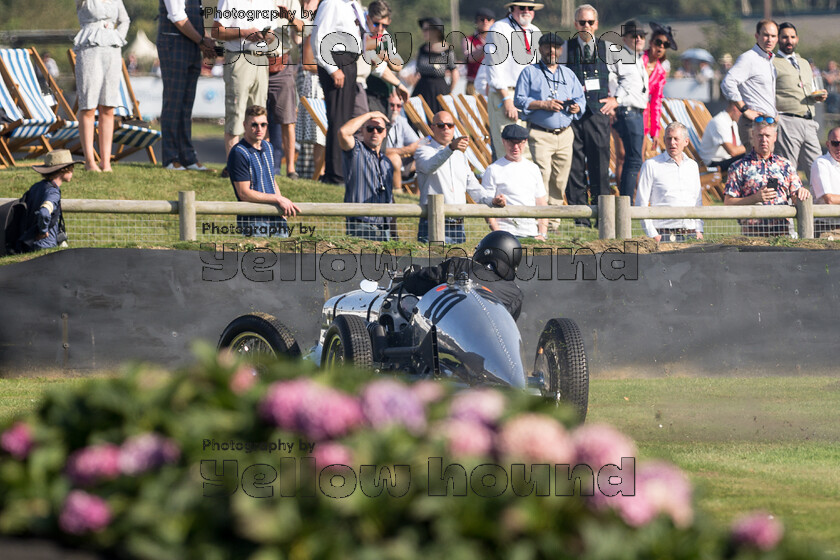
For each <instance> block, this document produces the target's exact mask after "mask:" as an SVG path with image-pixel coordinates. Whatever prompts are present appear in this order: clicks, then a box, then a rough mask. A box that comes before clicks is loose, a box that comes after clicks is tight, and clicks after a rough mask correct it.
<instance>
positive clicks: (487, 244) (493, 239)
mask: <svg viewBox="0 0 840 560" xmlns="http://www.w3.org/2000/svg"><path fill="white" fill-rule="evenodd" d="M473 260H474V261H475V262H477V263H481V264H486V265H490V267H492V268H493V270H494V271H496V274H498V275H499V276H500V277H501V278H503V279H505V280H513V279H514V278H516V267H517V266H519V262H520V261H521V260H522V245H521V244H520V243H519V240H518V239H517V238H516V237H514V236H513V235H512V234H510V233H508V232H506V231H493V232H490V233H488V234H487V235H485V236H484V239H482V240H481V241H480V242H479V243H478V246H477V247H476V248H475V253H474V254H473Z"/></svg>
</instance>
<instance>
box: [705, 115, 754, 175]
mask: <svg viewBox="0 0 840 560" xmlns="http://www.w3.org/2000/svg"><path fill="white" fill-rule="evenodd" d="M739 118H741V111H739V110H738V104H737V103H732V102H730V103H729V105H728V106H727V107H726V110H725V111H721V112H720V113H718V114H717V115H715V116H714V118H713V119H712V120H711V121H710V122H709V124H708V125H707V126H706V130H705V131H704V132H703V140H701V142H700V147H699V148H698V149H697V151H698V153H699V155H700V158H701V159H702V160H703V163H705V164H706V167H719V168H720V170H721V171H724V172H725V171H726V170H728V169H729V166H730V165H732V164H733V163H735V162H736V161H738V160H739V159H741V158H742V157H743V156H744V153H746V148H744V145H743V144H742V142H741V135H740V134H739V133H738V119H739Z"/></svg>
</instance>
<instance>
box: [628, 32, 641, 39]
mask: <svg viewBox="0 0 840 560" xmlns="http://www.w3.org/2000/svg"><path fill="white" fill-rule="evenodd" d="M627 35H628V36H630V37H634V38H636V39H644V38H645V34H644V33H642V32H636V33H628V34H627Z"/></svg>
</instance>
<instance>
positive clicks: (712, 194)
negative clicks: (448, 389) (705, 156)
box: [662, 99, 724, 203]
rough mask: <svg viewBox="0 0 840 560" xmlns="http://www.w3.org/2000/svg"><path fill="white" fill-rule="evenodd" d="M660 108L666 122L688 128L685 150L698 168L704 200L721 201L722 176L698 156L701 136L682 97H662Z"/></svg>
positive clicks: (709, 201) (710, 201) (708, 201)
mask: <svg viewBox="0 0 840 560" xmlns="http://www.w3.org/2000/svg"><path fill="white" fill-rule="evenodd" d="M662 108H663V111H662V112H663V114H665V113H666V112H667V113H668V117H669V120H668V122H671V121H678V122H680V123H682V124H684V125H685V127H686V128H687V129H688V138H689V144H688V147H687V148H686V151H687V152H688V155H689V156H691V159H693V160H694V161H695V162H697V166H698V167H699V168H700V184H701V185H702V187H703V199H704V201H706V202H707V203H713V202H723V189H724V184H723V178H722V176H721V174H720V171H718V169H717V168H712V169H709V168H707V167H706V164H704V163H703V160H702V159H701V158H700V154H699V152H698V147H699V146H700V141H701V139H702V136H701V134H700V133H698V132H697V128H696V127H695V125H694V122H693V121H692V120H691V117H690V116H689V114H688V110H687V109H686V105H685V103H684V102H683V100H682V99H663V100H662Z"/></svg>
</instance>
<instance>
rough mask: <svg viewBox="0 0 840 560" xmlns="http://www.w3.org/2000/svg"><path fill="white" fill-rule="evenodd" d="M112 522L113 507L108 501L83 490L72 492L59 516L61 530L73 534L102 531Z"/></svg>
mask: <svg viewBox="0 0 840 560" xmlns="http://www.w3.org/2000/svg"><path fill="white" fill-rule="evenodd" d="M110 522H111V509H110V508H109V507H108V503H107V502H106V501H105V500H103V499H102V498H100V497H99V496H94V495H92V494H88V493H87V492H83V491H81V490H73V491H72V492H70V494H69V495H68V496H67V500H66V501H65V502H64V509H63V510H62V511H61V515H60V516H59V518H58V525H59V527H61V530H62V531H64V532H65V533H71V534H73V535H82V534H85V533H90V532H96V531H101V530H102V529H104V528H105V527H107V526H108V524H109V523H110Z"/></svg>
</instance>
